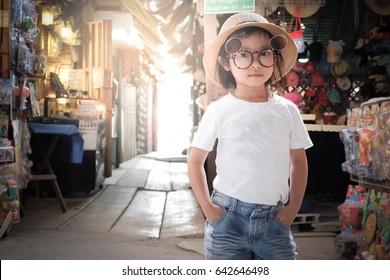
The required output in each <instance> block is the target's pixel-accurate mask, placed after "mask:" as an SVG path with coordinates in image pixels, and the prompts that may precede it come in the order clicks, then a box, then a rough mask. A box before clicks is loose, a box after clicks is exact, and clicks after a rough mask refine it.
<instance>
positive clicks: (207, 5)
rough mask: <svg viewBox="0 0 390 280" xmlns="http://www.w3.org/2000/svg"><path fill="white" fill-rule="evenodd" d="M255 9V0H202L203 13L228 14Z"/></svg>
mask: <svg viewBox="0 0 390 280" xmlns="http://www.w3.org/2000/svg"><path fill="white" fill-rule="evenodd" d="M254 10H255V0H204V13H205V14H230V13H238V12H248V11H254Z"/></svg>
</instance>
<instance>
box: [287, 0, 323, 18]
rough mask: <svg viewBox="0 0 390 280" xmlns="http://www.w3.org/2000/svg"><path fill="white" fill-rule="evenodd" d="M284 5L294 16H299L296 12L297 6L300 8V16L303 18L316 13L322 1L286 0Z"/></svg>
mask: <svg viewBox="0 0 390 280" xmlns="http://www.w3.org/2000/svg"><path fill="white" fill-rule="evenodd" d="M284 6H285V8H286V10H287V12H288V13H289V14H290V15H292V16H298V15H297V14H296V8H297V6H298V8H299V16H300V17H301V18H305V17H310V16H312V15H314V14H315V13H316V12H317V11H318V10H319V9H320V6H321V5H320V1H319V0H318V1H311V3H310V4H309V3H306V4H303V3H299V1H296V0H285V1H284Z"/></svg>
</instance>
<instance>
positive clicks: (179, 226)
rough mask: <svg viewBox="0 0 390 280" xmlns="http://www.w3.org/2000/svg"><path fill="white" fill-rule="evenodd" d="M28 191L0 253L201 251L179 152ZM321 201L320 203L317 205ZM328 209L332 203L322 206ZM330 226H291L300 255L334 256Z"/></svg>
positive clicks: (179, 254)
mask: <svg viewBox="0 0 390 280" xmlns="http://www.w3.org/2000/svg"><path fill="white" fill-rule="evenodd" d="M65 201H66V204H67V206H68V211H67V212H65V213H62V211H61V208H60V205H59V202H58V201H57V199H56V198H35V197H30V198H29V199H28V200H27V203H26V204H25V206H24V217H23V218H22V220H21V222H20V223H19V224H15V225H13V226H12V228H11V230H10V232H9V235H8V237H6V238H3V239H2V240H1V241H0V258H1V259H3V260H4V259H27V260H28V259H95V260H98V259H114V260H115V259H182V260H185V259H201V255H200V252H201V248H202V241H203V239H202V238H203V224H204V217H203V214H202V213H201V210H200V208H199V206H198V204H197V202H196V200H195V198H194V196H193V193H192V191H191V188H190V185H189V181H188V177H187V165H186V162H185V158H176V159H173V158H169V159H164V158H161V157H160V158H156V157H154V156H153V155H147V156H144V157H135V158H133V159H131V160H129V161H127V162H125V163H123V164H121V165H120V168H117V169H114V171H113V176H112V177H110V178H107V179H106V180H105V183H104V187H103V189H102V190H101V191H98V192H96V193H94V194H92V195H91V196H87V197H81V198H80V197H77V198H72V197H67V196H65ZM323 209H324V208H323ZM325 210H326V212H329V211H330V212H334V209H325ZM335 235H336V234H335V233H332V232H313V233H304V232H302V233H301V232H297V233H295V238H296V242H297V244H298V247H299V251H300V259H325V260H326V259H340V257H339V253H338V252H336V250H335V247H334V242H333V241H334V237H335Z"/></svg>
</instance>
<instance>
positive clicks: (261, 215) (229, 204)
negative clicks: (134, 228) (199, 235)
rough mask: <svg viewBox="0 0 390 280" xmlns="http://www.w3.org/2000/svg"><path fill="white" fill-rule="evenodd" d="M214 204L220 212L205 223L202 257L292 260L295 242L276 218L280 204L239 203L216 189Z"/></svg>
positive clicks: (287, 229) (213, 197) (213, 196)
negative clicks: (212, 219) (213, 219)
mask: <svg viewBox="0 0 390 280" xmlns="http://www.w3.org/2000/svg"><path fill="white" fill-rule="evenodd" d="M211 197H212V201H213V203H214V204H216V205H218V206H220V207H222V208H223V209H224V212H223V214H222V216H221V217H220V218H219V219H218V220H216V221H212V222H210V221H207V220H206V223H205V236H204V248H203V257H204V259H207V260H221V259H222V260H223V259H226V260H229V259H230V260H250V259H257V260H294V259H295V258H296V255H297V252H296V245H295V242H294V240H293V237H292V234H291V230H290V228H288V227H286V226H284V225H282V224H281V223H280V222H279V221H278V220H277V219H276V212H277V211H278V209H280V208H281V207H283V204H282V203H281V202H280V203H278V205H261V204H253V203H246V202H242V201H240V200H238V199H235V198H232V197H230V196H227V195H224V194H222V193H220V192H218V191H216V190H214V192H213V194H212V196H211Z"/></svg>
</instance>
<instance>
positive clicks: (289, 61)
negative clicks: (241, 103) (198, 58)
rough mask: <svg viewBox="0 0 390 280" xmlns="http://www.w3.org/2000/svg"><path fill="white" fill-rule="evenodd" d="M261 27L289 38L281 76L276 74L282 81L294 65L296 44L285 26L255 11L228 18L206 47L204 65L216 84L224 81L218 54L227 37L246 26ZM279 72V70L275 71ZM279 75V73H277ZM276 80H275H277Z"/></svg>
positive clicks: (284, 51) (209, 76)
mask: <svg viewBox="0 0 390 280" xmlns="http://www.w3.org/2000/svg"><path fill="white" fill-rule="evenodd" d="M250 26H254V27H260V28H262V29H264V30H266V31H268V32H269V33H271V34H272V35H273V36H275V35H282V36H284V37H285V38H286V39H287V46H286V47H285V48H284V49H282V50H281V51H280V53H281V56H282V57H283V60H284V65H283V68H282V69H281V76H276V77H275V78H276V81H280V80H281V79H282V78H283V77H284V76H285V75H286V74H287V73H288V72H289V71H290V70H291V68H292V67H293V66H294V64H295V62H296V60H297V56H298V51H297V48H296V45H295V43H294V41H293V39H292V38H291V36H290V35H289V34H288V33H287V31H286V30H284V29H283V28H281V27H279V26H277V25H275V24H273V23H270V22H268V20H266V19H265V18H264V17H263V16H261V15H258V14H255V13H250V12H247V13H237V14H234V15H232V16H231V17H230V18H228V19H227V20H226V21H225V23H224V24H223V25H222V27H221V30H220V31H219V34H218V35H217V37H215V38H214V40H213V41H212V42H211V43H210V44H209V45H208V46H207V47H206V50H205V53H204V56H203V65H204V68H205V71H206V75H207V77H208V78H209V79H210V80H211V81H212V82H213V83H215V84H216V85H218V86H221V87H222V83H221V81H220V79H219V75H218V73H217V69H218V67H217V66H218V63H219V62H218V54H219V51H220V49H221V47H223V45H224V43H225V41H226V39H227V38H228V37H229V36H230V35H231V34H232V33H233V32H235V31H237V30H239V29H241V28H244V27H250ZM275 73H277V72H275ZM276 75H278V74H276ZM276 81H275V82H276Z"/></svg>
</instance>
